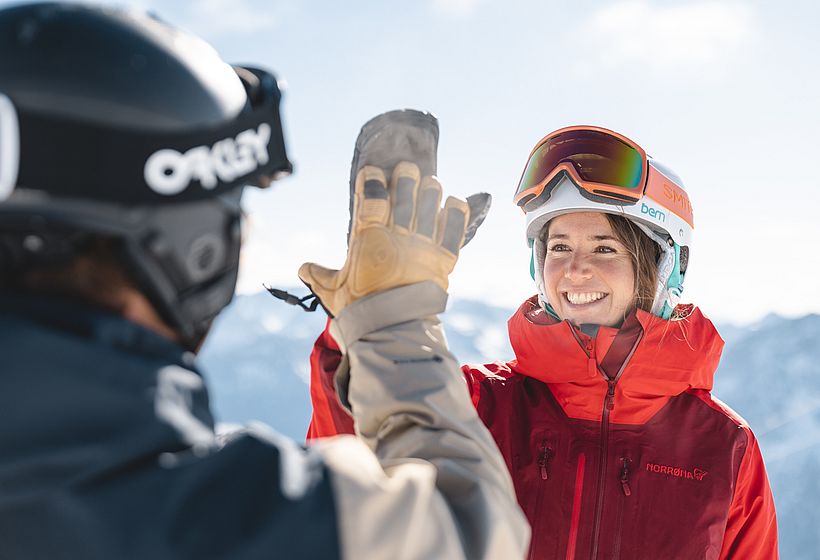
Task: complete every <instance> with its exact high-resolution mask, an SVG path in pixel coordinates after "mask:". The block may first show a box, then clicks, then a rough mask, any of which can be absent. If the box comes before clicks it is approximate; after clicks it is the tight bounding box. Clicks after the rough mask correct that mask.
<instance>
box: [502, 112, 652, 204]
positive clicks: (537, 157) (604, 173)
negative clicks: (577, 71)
mask: <svg viewBox="0 0 820 560" xmlns="http://www.w3.org/2000/svg"><path fill="white" fill-rule="evenodd" d="M649 172H650V171H649V165H648V163H647V156H646V152H645V151H644V150H643V148H641V147H640V146H638V145H637V144H636V143H635V142H633V141H632V140H630V139H629V138H627V137H625V136H622V135H620V134H618V133H617V132H613V131H611V130H607V129H605V128H600V127H596V126H571V127H567V128H562V129H560V130H556V131H555V132H553V133H551V134H548V135H547V136H545V137H544V138H543V139H541V141H540V142H538V144H536V146H535V149H533V151H532V153H531V154H530V157H529V159H528V160H527V165H526V167H525V168H524V173H523V174H522V175H521V180H520V181H519V183H518V188H517V189H516V191H515V197H514V201H515V203H516V204H517V205H518V206H520V207H521V209H522V210H523V211H524V213H527V212H529V211H532V210H534V209H536V208H538V207H539V206H541V205H542V204H544V203H545V202H546V201H547V200H548V199H549V197H550V195H551V194H552V191H553V189H554V188H555V187H556V186H557V185H558V183H559V182H560V179H561V178H562V177H563V174H565V173H566V174H569V175H570V176H571V177H572V179H573V182H574V183H575V184H576V185H577V186H578V187H579V188H580V189H581V191H582V192H581V194H583V195H584V196H586V197H588V198H590V199H591V200H594V201H596V202H603V203H609V204H619V205H624V204H635V203H636V202H638V201H639V200H640V199H641V198H642V197H643V195H644V191H645V187H646V183H647V177H648V174H649Z"/></svg>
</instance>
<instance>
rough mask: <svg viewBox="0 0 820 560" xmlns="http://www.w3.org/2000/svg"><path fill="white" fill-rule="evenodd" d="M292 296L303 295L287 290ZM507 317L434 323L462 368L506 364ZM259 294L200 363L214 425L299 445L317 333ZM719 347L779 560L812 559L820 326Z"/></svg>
mask: <svg viewBox="0 0 820 560" xmlns="http://www.w3.org/2000/svg"><path fill="white" fill-rule="evenodd" d="M294 292H296V293H301V292H304V290H299V289H296V290H294ZM512 311H513V310H511V309H502V308H498V307H493V306H489V305H486V304H484V303H482V302H478V301H468V300H453V301H451V302H450V305H449V308H448V312H447V313H446V314H445V315H444V316H443V319H444V323H445V328H446V331H447V336H448V340H449V342H450V347H451V349H452V350H453V353H454V354H455V355H456V356H457V357H458V359H459V360H460V361H462V362H483V361H487V360H498V359H507V358H510V357H512V350H511V349H510V347H509V342H508V340H507V336H506V321H507V318H508V317H509V316H510V314H511V313H512ZM325 321H326V318H325V315H324V313H323V312H322V311H321V309H320V310H319V311H317V312H316V313H305V312H303V311H302V310H301V309H298V308H295V307H291V306H288V305H286V304H284V303H282V302H279V301H277V300H275V299H274V298H273V297H271V296H269V295H268V294H267V293H260V294H255V295H251V296H241V297H238V298H237V299H236V300H235V301H234V303H233V304H232V305H231V306H230V307H229V308H228V309H227V310H226V311H225V312H224V313H223V314H222V315H221V316H220V317H219V319H218V320H217V323H216V325H215V328H214V332H213V333H212V334H211V336H210V337H209V338H208V340H207V342H206V344H205V347H204V348H203V351H202V353H201V363H202V365H203V369H204V370H205V374H206V376H207V377H208V380H209V384H210V386H211V396H212V399H213V405H214V409H215V410H216V413H217V417H218V419H219V421H221V422H228V423H245V422H248V421H251V420H260V421H263V422H265V423H267V424H270V425H272V426H274V427H275V428H276V429H278V430H279V431H281V432H283V433H285V434H287V435H289V436H291V437H292V438H294V439H297V440H302V439H303V438H304V435H305V432H306V431H307V425H308V422H309V419H310V399H309V395H308V377H309V367H308V356H309V354H310V350H311V347H312V344H313V341H314V340H315V338H316V337H317V336H318V335H319V333H320V332H321V330H322V329H323V328H324V325H325ZM718 330H719V331H720V332H721V333H722V334H723V336H724V338H725V339H726V341H727V344H726V348H725V350H724V354H723V359H722V361H721V366H720V369H719V371H718V375H717V378H716V385H715V390H714V393H715V395H717V396H718V397H719V398H721V399H722V400H724V401H726V402H727V403H729V404H730V406H732V408H734V409H735V410H736V411H738V412H739V413H740V414H741V415H743V417H744V418H746V420H748V422H749V423H750V424H751V426H752V428H753V429H754V430H755V433H756V434H757V436H758V438H759V440H760V445H761V448H762V449H763V454H764V458H765V461H766V466H767V468H768V470H769V477H770V479H771V483H772V487H773V490H774V495H775V501H776V503H777V511H778V527H779V530H780V536H781V547H780V552H781V557H783V558H788V559H790V560H791V559H795V560H802V559H820V507H818V505H817V504H820V316H818V315H808V316H806V317H803V318H800V319H784V318H782V317H777V316H769V317H767V318H766V319H764V320H762V321H761V322H759V323H758V324H755V325H752V326H747V327H738V326H733V325H722V326H721V325H719V326H718Z"/></svg>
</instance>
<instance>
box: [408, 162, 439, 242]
mask: <svg viewBox="0 0 820 560" xmlns="http://www.w3.org/2000/svg"><path fill="white" fill-rule="evenodd" d="M440 204H441V184H440V183H439V182H438V179H436V178H435V177H429V176H428V177H425V178H423V179H422V180H421V186H420V187H419V194H418V202H417V203H416V225H415V228H414V229H415V231H416V233H417V234H419V235H423V236H425V237H428V238H430V239H432V238H433V235H434V234H435V232H436V217H437V216H438V209H439V205H440Z"/></svg>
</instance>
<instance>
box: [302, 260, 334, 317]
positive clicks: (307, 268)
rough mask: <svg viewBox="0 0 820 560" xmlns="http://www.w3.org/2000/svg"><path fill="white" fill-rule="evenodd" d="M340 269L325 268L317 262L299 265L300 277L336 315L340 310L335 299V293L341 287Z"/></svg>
mask: <svg viewBox="0 0 820 560" xmlns="http://www.w3.org/2000/svg"><path fill="white" fill-rule="evenodd" d="M339 276H340V271H338V270H334V269H332V268H325V267H323V266H321V265H318V264H316V263H304V264H303V265H302V266H300V267H299V279H300V280H301V281H302V282H304V283H305V284H306V285H307V286H308V287H309V288H310V290H311V291H312V292H313V293H314V294H316V295H317V296H318V297H319V299H320V300H321V302H322V304H323V305H324V306H325V307H326V308H327V309H328V310H329V311H331V312H332V313H333V314H334V315H335V314H336V312H337V311H338V310H337V309H334V307H336V306H335V305H334V304H335V301H333V300H334V294H335V293H336V291H337V290H338V287H339V281H340V280H339Z"/></svg>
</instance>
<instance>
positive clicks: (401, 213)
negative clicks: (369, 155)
mask: <svg viewBox="0 0 820 560" xmlns="http://www.w3.org/2000/svg"><path fill="white" fill-rule="evenodd" d="M420 178H421V173H420V172H419V168H418V166H417V165H416V164H415V163H410V162H407V161H402V162H399V164H398V165H397V166H396V168H395V169H393V173H392V175H391V177H390V200H391V202H392V203H393V225H394V226H396V227H398V228H399V230H400V231H404V232H408V231H409V230H410V226H411V225H412V223H413V217H414V214H415V209H416V194H417V191H418V187H419V179H420Z"/></svg>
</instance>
